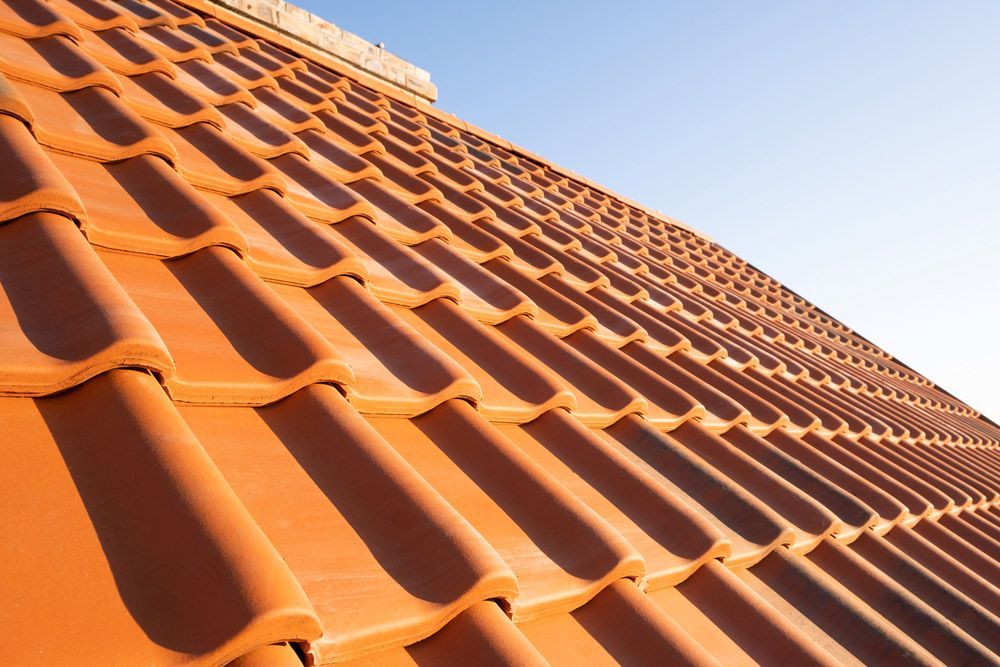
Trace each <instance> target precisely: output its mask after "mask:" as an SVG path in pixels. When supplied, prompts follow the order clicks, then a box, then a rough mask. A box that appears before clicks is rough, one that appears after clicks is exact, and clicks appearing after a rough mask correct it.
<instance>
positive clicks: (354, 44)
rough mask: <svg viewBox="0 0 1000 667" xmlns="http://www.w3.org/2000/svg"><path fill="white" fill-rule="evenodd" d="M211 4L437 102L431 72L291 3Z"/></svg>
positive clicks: (238, 0)
mask: <svg viewBox="0 0 1000 667" xmlns="http://www.w3.org/2000/svg"><path fill="white" fill-rule="evenodd" d="M208 3H210V4H216V5H222V6H223V7H226V8H227V9H230V10H232V11H234V12H237V13H239V14H242V15H244V16H246V17H248V18H251V19H254V20H256V21H258V22H260V23H262V24H264V25H265V26H267V27H269V28H273V29H275V30H278V31H280V32H282V33H284V34H286V35H288V36H290V37H293V38H294V39H297V40H299V41H301V42H305V43H306V44H308V45H309V46H312V47H314V48H317V49H320V50H322V51H325V52H327V53H329V54H330V55H333V56H335V57H336V58H338V59H340V60H343V61H344V62H346V63H347V64H348V65H351V66H353V67H356V68H358V69H360V70H362V71H364V72H366V73H368V74H371V75H372V76H375V77H377V78H379V79H381V80H383V81H385V82H387V83H389V84H391V85H393V86H396V87H397V88H400V89H402V90H404V91H406V92H408V93H412V94H414V95H416V96H417V97H419V98H421V99H424V100H426V101H428V102H433V101H434V100H436V99H437V86H435V85H434V84H433V83H431V74H430V72H428V71H427V70H424V69H420V68H419V67H417V66H416V65H414V64H413V63H411V62H408V61H406V60H403V59H402V58H400V57H399V56H397V55H394V54H392V53H390V52H389V51H386V50H385V49H384V48H383V47H381V46H379V45H377V44H373V43H372V42H369V41H368V40H366V39H364V38H363V37H359V36H358V35H355V34H354V33H352V32H348V31H346V30H344V29H342V28H339V27H337V26H336V25H335V24H333V23H331V22H330V21H327V20H326V19H324V18H322V17H320V16H317V15H316V14H313V13H312V12H309V11H306V10H305V9H302V8H301V7H298V6H296V5H293V4H291V3H290V2H284V0H208Z"/></svg>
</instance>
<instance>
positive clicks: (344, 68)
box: [176, 0, 715, 243]
mask: <svg viewBox="0 0 1000 667" xmlns="http://www.w3.org/2000/svg"><path fill="white" fill-rule="evenodd" d="M176 1H177V2H179V3H180V4H182V5H186V6H187V7H190V8H191V9H194V10H196V11H198V12H201V13H203V14H207V15H210V16H213V17H215V18H217V19H219V20H220V21H223V22H226V23H229V24H231V25H234V26H236V27H238V28H240V29H242V30H244V31H246V32H249V33H250V34H252V35H254V36H256V37H259V38H261V39H265V40H267V41H270V42H272V43H274V44H277V45H279V46H281V47H282V48H285V49H288V50H290V51H293V52H295V53H297V54H298V55H299V56H302V57H306V58H310V59H312V60H314V61H316V62H317V63H319V64H322V65H324V66H325V67H329V68H330V69H332V70H334V71H335V72H337V73H339V74H343V75H345V76H347V77H349V78H352V79H354V80H355V81H357V82H358V83H361V84H363V85H365V86H368V87H370V88H373V89H374V90H376V91H378V92H379V93H381V94H383V95H386V96H388V97H391V98H393V99H394V100H396V101H398V102H403V103H405V104H409V105H412V106H413V107H415V108H416V109H417V110H418V111H420V112H421V113H425V114H427V115H430V116H433V117H434V118H435V119H437V120H440V121H442V122H444V123H448V124H449V125H453V126H455V127H457V128H459V129H461V130H464V131H466V132H468V133H469V134H472V135H474V136H476V137H478V138H479V139H482V140H484V141H488V142H490V143H492V144H496V145H498V146H499V147H500V148H502V149H504V150H507V151H509V152H511V153H513V154H515V155H517V156H518V157H523V158H526V159H529V160H532V161H534V162H536V163H538V164H540V165H542V166H545V167H547V168H548V169H551V170H552V171H554V172H556V173H558V174H561V175H562V176H565V177H567V178H570V179H572V180H575V181H578V182H580V183H582V184H583V185H586V186H587V187H588V188H591V189H593V190H597V191H598V192H601V193H603V194H605V195H608V196H611V197H614V198H615V199H617V200H618V201H620V202H622V203H624V204H626V205H628V206H631V207H632V208H635V209H637V210H639V211H641V212H642V213H644V214H646V215H649V216H652V217H653V218H655V219H657V220H662V221H664V222H666V223H668V224H670V225H671V226H673V227H676V228H677V229H681V230H684V231H686V232H688V233H690V234H694V235H695V236H697V237H699V238H701V239H703V240H705V241H707V242H709V243H714V242H715V240H714V239H713V238H712V237H711V236H709V235H708V234H706V233H705V232H703V231H701V230H699V229H696V228H694V227H692V226H690V225H688V224H686V223H684V222H681V221H680V220H677V219H676V218H673V217H670V216H668V215H666V214H665V213H663V212H662V211H658V210H656V209H654V208H652V207H650V206H646V205H645V204H642V203H640V202H638V201H636V200H634V199H632V198H630V197H626V196H624V195H622V194H620V193H618V192H615V191H614V190H612V189H611V188H608V187H607V186H604V185H601V184H599V183H596V182H595V181H593V180H591V179H589V178H587V177H586V176H583V175H581V174H578V173H576V172H575V171H573V170H572V169H569V168H567V167H564V166H562V165H559V164H556V163H555V162H552V161H551V160H549V159H547V158H545V157H542V156H541V155H538V154H537V153H534V152H532V151H530V150H528V149H526V148H524V147H522V146H519V145H517V144H514V143H512V142H511V141H509V140H508V139H505V138H503V137H501V136H500V135H498V134H495V133H493V132H490V131H489V130H485V129H483V128H481V127H479V126H477V125H473V124H472V123H469V122H467V121H465V120H462V119H461V118H459V117H458V116H456V115H455V114H453V113H450V112H448V111H444V110H442V109H439V108H438V107H435V106H434V105H433V104H432V103H431V102H429V101H427V100H426V99H425V98H423V97H421V96H420V95H418V94H416V93H414V92H411V91H408V90H405V89H403V88H400V87H399V86H398V85H396V84H394V83H392V82H389V81H387V80H385V79H382V78H380V77H378V76H377V75H375V74H374V73H372V72H369V71H367V70H364V69H362V68H361V67H358V66H357V65H354V64H352V63H350V62H348V61H346V60H344V59H343V58H340V57H338V56H337V55H336V54H334V53H331V52H329V51H327V50H325V49H323V48H321V47H319V46H316V45H314V44H311V43H309V42H307V41H305V40H302V39H300V38H298V37H296V36H295V35H293V34H291V33H288V32H285V31H283V30H281V29H280V28H277V27H276V26H272V25H269V24H267V23H265V22H264V21H262V20H261V19H259V18H256V17H254V16H252V15H250V14H246V13H244V12H241V11H237V10H235V9H233V8H231V7H230V6H229V5H227V4H221V1H222V0H176Z"/></svg>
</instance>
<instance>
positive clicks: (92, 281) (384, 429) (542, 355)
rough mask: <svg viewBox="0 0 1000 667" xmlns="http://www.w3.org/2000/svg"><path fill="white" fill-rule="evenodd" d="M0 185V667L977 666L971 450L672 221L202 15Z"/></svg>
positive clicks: (967, 420) (978, 451) (102, 13)
mask: <svg viewBox="0 0 1000 667" xmlns="http://www.w3.org/2000/svg"><path fill="white" fill-rule="evenodd" d="M289 11H292V10H289ZM373 48H374V47H373ZM0 155H2V157H3V159H4V165H5V167H4V171H3V175H4V177H3V178H2V179H0V237H2V238H0V439H2V441H3V442H4V443H5V444H6V445H7V446H8V449H10V452H8V454H10V455H9V456H7V457H6V458H5V461H6V463H5V464H4V465H3V466H0V525H3V527H4V535H5V539H6V541H5V547H4V549H2V550H0V551H2V554H0V566H2V567H0V571H2V572H3V574H2V575H0V581H2V583H3V586H4V590H5V591H6V593H5V595H6V598H9V600H10V601H12V602H13V604H6V605H0V625H3V627H4V633H3V636H2V637H0V655H2V656H3V658H2V660H3V661H5V662H13V663H23V662H38V661H39V660H41V661H43V662H47V663H48V662H51V663H55V664H63V663H71V664H76V663H81V662H82V663H93V662H99V663H101V664H117V663H134V662H138V663H156V664H166V663H186V664H187V663H197V664H221V663H224V662H226V661H230V660H234V661H235V662H234V663H233V664H242V665H250V666H252V665H264V664H267V665H292V664H302V663H303V662H306V663H307V664H317V663H329V662H345V661H346V662H349V663H350V664H360V663H364V664H393V665H395V664H414V663H418V664H419V663H423V662H434V663H439V662H440V663H456V664H458V663H460V664H466V663H482V662H491V663H497V664H518V665H521V664H546V663H548V664H573V665H575V664H579V663H587V664H591V663H593V664H603V663H608V664H615V663H617V664H621V663H632V662H636V663H663V662H670V663H674V662H676V663H690V664H712V663H726V664H730V663H733V664H736V663H762V664H800V663H803V664H805V663H808V664H816V663H820V664H832V663H855V664H856V663H873V662H894V661H908V662H915V663H921V664H936V663H940V662H943V663H949V664H973V663H974V664H996V663H998V662H1000V659H998V658H997V651H998V649H1000V646H998V641H997V637H998V636H1000V633H998V632H997V629H998V627H1000V621H998V617H1000V589H998V588H997V586H996V583H995V582H996V581H998V580H1000V567H998V565H997V563H998V560H1000V509H998V507H1000V455H998V454H997V451H998V448H1000V430H998V428H997V426H996V424H995V423H994V422H991V421H990V420H988V419H986V418H985V417H983V416H981V415H980V414H979V413H978V412H976V411H975V410H974V409H972V408H971V407H969V406H968V405H966V404H964V403H962V402H961V401H959V400H958V399H956V398H955V397H953V396H952V395H951V394H949V393H947V392H945V391H944V390H942V389H941V388H939V387H937V386H936V385H934V383H932V382H931V381H930V380H928V379H927V378H924V377H923V376H921V375H919V374H918V373H917V372H915V371H914V370H912V369H910V368H909V367H907V366H905V365H904V364H902V363H901V362H899V361H898V360H895V359H894V358H893V357H892V356H891V355H890V354H889V353H888V352H886V351H884V350H881V349H879V348H878V347H876V346H874V345H872V344H871V343H870V342H868V341H867V340H865V339H864V338H863V337H861V336H860V335H858V334H857V333H855V332H853V331H852V330H851V329H849V328H847V327H846V326H845V325H843V324H842V323H840V322H837V321H835V320H833V319H832V318H830V317H829V316H827V315H825V314H824V313H823V312H822V311H820V310H818V309H817V308H815V307H814V306H813V305H812V304H810V303H809V302H807V301H805V300H804V299H802V298H801V297H799V296H797V295H796V294H794V293H792V292H791V291H789V290H788V289H786V288H785V287H784V286H782V285H781V284H780V283H779V282H777V281H776V280H774V279H773V278H770V277H769V276H767V275H765V274H763V273H761V272H760V271H758V270H757V269H755V268H754V267H753V266H751V265H749V264H747V263H746V262H745V261H744V260H742V259H740V258H739V257H736V256H735V255H733V254H732V253H731V252H729V251H728V250H726V249H725V248H723V247H722V246H720V245H718V244H716V243H715V242H713V241H711V240H709V239H707V238H706V237H703V236H702V235H700V234H698V233H696V232H694V231H693V230H691V229H689V228H687V227H686V226H684V225H683V224H682V223H679V222H678V221H676V220H674V219H672V218H669V217H666V216H664V215H662V214H659V213H656V212H654V211H651V210H649V209H646V208H644V207H642V206H641V205H640V204H638V203H636V202H632V201H629V200H626V199H624V198H622V197H620V196H618V195H616V194H614V193H612V192H610V191H608V190H606V189H604V188H602V187H601V186H599V185H597V184H595V183H592V182H590V181H588V180H586V179H584V178H582V177H580V176H578V175H575V174H573V173H572V172H569V171H567V170H565V169H563V168H561V167H559V166H557V165H554V164H552V163H550V162H548V161H546V160H545V159H544V158H541V157H539V156H537V155H534V154H533V153H530V152H528V151H526V150H525V149H523V148H520V147H518V146H514V145H512V144H511V143H510V142H508V141H506V140H503V139H501V138H499V137H496V136H494V135H491V134H489V133H487V132H485V131H483V130H480V129H478V128H475V127H473V126H471V125H469V124H467V123H465V122H463V121H461V120H460V119H457V118H455V117H453V116H450V115H448V114H446V113H444V112H442V111H440V110H438V109H436V108H435V107H433V106H430V105H429V104H427V103H425V102H423V101H420V100H417V99H416V98H415V97H413V96H412V95H409V94H405V93H401V92H399V91H398V90H396V89H395V88H393V87H392V86H390V85H389V84H387V83H386V82H385V81H379V80H375V79H373V78H371V77H369V76H367V75H365V74H362V73H361V72H360V71H358V70H354V69H352V68H350V67H348V66H345V65H344V64H343V63H342V62H341V61H339V60H337V59H336V58H333V57H332V56H329V55H325V54H324V52H322V51H321V50H319V49H316V48H312V47H309V46H307V45H305V44H304V43H301V42H299V41H298V40H297V39H295V38H294V37H293V36H290V35H288V34H285V33H281V32H278V31H276V30H274V29H272V28H269V27H267V26H265V25H262V24H259V23H257V22H255V21H254V20H251V19H249V18H247V17H246V16H243V15H241V14H238V13H236V12H233V11H230V10H227V9H225V8H223V7H222V6H219V5H215V4H210V3H209V2H208V1H207V0H183V2H181V3H180V4H176V3H175V2H172V1H171V0H127V1H125V0H123V1H120V2H115V3H111V2H104V1H103V0H53V1H52V2H40V1H39V0H9V1H6V0H5V1H3V2H0ZM41 527H44V529H42V528H41ZM67 599H70V600H72V601H73V604H72V605H67V604H66V600H67Z"/></svg>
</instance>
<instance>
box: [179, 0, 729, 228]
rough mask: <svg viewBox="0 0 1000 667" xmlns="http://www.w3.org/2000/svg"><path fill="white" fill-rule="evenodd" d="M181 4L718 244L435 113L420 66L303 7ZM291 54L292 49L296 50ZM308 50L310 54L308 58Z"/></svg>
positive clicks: (234, 1)
mask: <svg viewBox="0 0 1000 667" xmlns="http://www.w3.org/2000/svg"><path fill="white" fill-rule="evenodd" d="M179 1H180V2H181V4H184V5H186V6H188V7H190V8H192V9H194V10H196V11H201V12H204V13H207V14H210V15H212V16H215V17H216V18H218V19H220V20H222V21H223V22H226V21H227V20H228V21H229V22H230V23H232V22H234V19H235V22H236V23H240V22H241V21H250V22H252V23H255V24H257V25H258V26H260V27H261V28H263V34H260V33H258V34H256V35H255V36H256V37H259V38H262V39H265V40H268V41H273V40H274V37H276V36H278V35H280V36H281V37H283V38H285V39H291V40H293V41H294V42H297V43H298V44H300V45H303V46H304V47H305V49H304V50H302V51H299V55H303V56H304V57H307V58H308V57H311V58H313V59H314V60H315V59H316V58H317V56H319V57H322V56H328V57H332V58H333V59H334V60H335V61H336V62H340V63H343V64H345V65H346V66H347V68H348V72H346V74H347V75H348V76H352V77H353V78H355V79H359V80H360V82H361V83H363V84H365V85H372V84H375V87H376V89H378V90H379V92H383V93H386V94H389V95H393V96H395V95H398V96H399V97H398V99H401V100H403V101H405V102H407V103H409V104H412V105H414V106H415V107H416V109H417V110H418V111H420V112H422V113H425V114H428V115H430V116H433V117H435V118H437V119H438V120H440V121H442V122H445V123H448V124H450V125H453V126H455V127H457V128H460V129H462V130H465V131H467V132H469V133H470V134H472V135H474V136H476V137H478V138H480V139H482V140H484V141H488V142H490V143H493V144H497V145H498V146H500V147H501V148H503V149H505V150H507V151H509V152H511V153H513V154H514V155H516V156H518V157H519V158H526V159H528V160H531V161H533V162H535V163H536V164H539V165H543V166H546V167H548V168H550V169H552V170H553V171H555V172H556V173H558V174H561V175H563V176H565V177H567V178H570V179H572V180H575V181H577V182H578V183H581V184H583V185H585V186H587V187H589V188H591V189H593V190H596V191H598V192H601V193H604V194H605V195H608V196H610V197H613V198H615V199H617V200H618V201H620V202H621V203H623V204H625V205H627V206H630V207H632V208H634V209H636V210H638V211H641V212H642V213H645V214H646V215H649V216H651V217H653V218H655V219H658V220H661V221H663V222H665V223H667V224H669V225H671V226H673V227H674V228H676V229H680V230H684V231H686V232H688V233H690V234H693V235H694V236H697V237H699V238H701V239H703V240H705V241H707V242H709V243H714V242H715V241H714V239H713V238H712V237H711V236H709V235H708V234H707V233H705V232H704V231H702V230H700V229H698V228H696V227H692V226H691V225H688V224H686V223H684V222H681V221H680V220H678V219H676V218H674V217H671V216H668V215H666V214H665V213H663V212H662V211H658V210H656V209H654V208H651V207H649V206H646V205H645V204H643V203H641V202H638V201H636V200H634V199H631V198H630V197H626V196H624V195H622V194H620V193H618V192H615V191H614V190H612V189H610V188H608V187H606V186H604V185H601V184H600V183H596V182H594V181H592V180H591V179H589V178H587V177H585V176H583V175H582V174H578V173H576V172H575V171H573V170H572V169H568V168H567V167H564V166H562V165H560V164H556V163H554V162H552V161H551V160H549V159H547V158H545V157H542V156H541V155H538V154H537V153H534V152H533V151H530V150H528V149H526V148H524V147H523V146H520V145H518V144H515V143H513V142H511V141H509V140H507V139H505V138H504V137H502V136H500V135H498V134H495V133H493V132H490V131H489V130H485V129H483V128H481V127H478V126H476V125H473V124H472V123H468V122H466V121H465V120H463V119H461V118H459V117H458V116H456V115H455V114H452V113H450V112H447V111H444V110H442V109H439V108H437V107H435V106H434V105H433V103H434V102H435V101H436V100H437V86H435V85H434V84H433V83H431V80H430V79H431V75H430V72H428V71H426V70H423V69H420V68H419V67H417V66H416V65H414V64H412V63H410V62H407V61H405V60H403V59H402V58H400V57H399V56H396V55H393V54H392V53H390V52H388V51H386V50H385V49H384V48H381V47H379V46H377V45H375V44H373V43H371V42H369V41H367V40H365V39H363V38H362V37H359V36H358V35H355V34H354V33H350V32H347V31H346V30H343V29H341V28H338V27H337V26H336V25H335V24H333V23H331V22H330V21H327V20H326V19H324V18H322V17H320V16H317V15H316V14H313V13H312V12H309V11H306V10H305V9H302V8H301V7H298V6H296V5H293V4H291V3H289V2H285V1H284V0H179ZM220 12H221V13H220ZM227 13H228V16H225V15H224V14H227ZM239 27H241V28H244V29H251V30H252V28H250V27H249V26H245V25H241V26H239ZM282 46H285V47H286V48H287V47H289V46H290V45H288V44H282ZM292 48H293V49H294V46H293V47H292ZM310 50H311V51H312V53H309V51H310ZM338 73H340V74H345V72H343V71H339V70H338ZM367 77H371V79H374V81H373V80H371V79H369V80H365V79H366V78H367ZM378 84H381V85H378ZM394 93H395V95H394Z"/></svg>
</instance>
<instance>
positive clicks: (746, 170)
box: [298, 0, 1000, 420]
mask: <svg viewBox="0 0 1000 667" xmlns="http://www.w3.org/2000/svg"><path fill="white" fill-rule="evenodd" d="M298 4H299V5H300V6H302V7H305V8H306V9H309V10H311V11H313V12H315V13H317V14H319V15H321V16H323V17H324V18H327V19H329V20H330V21H332V22H334V23H336V24H337V25H339V26H341V27H342V28H344V29H346V30H350V31H352V32H355V33H357V34H359V35H361V36H362V37H365V38H366V39H369V40H371V41H373V42H379V41H382V42H385V44H386V48H387V49H388V50H390V51H392V52H394V53H396V54H397V55H399V56H401V57H403V58H406V59H407V60H410V61H411V62H413V63H415V64H416V65H418V66H420V67H423V68H424V69H427V70H429V71H430V72H431V76H432V80H433V81H434V82H435V83H436V84H437V86H438V89H439V94H440V99H439V101H438V103H437V105H438V106H440V107H441V108H443V109H445V110H447V111H450V112H453V113H455V114H457V115H459V116H461V117H462V118H464V119H466V120H468V121H469V122H472V123H475V124H477V125H479V126H481V127H483V128H485V129H488V130H490V131H492V132H495V133H497V134H499V135H501V136H503V137H506V138H508V139H510V140H511V141H512V142H514V143H516V144H520V145H523V146H525V147H526V148H528V149H529V150H532V151H534V152H536V153H538V154H540V155H544V156H546V157H548V158H549V159H551V160H552V161H554V162H556V163H559V164H562V165H565V166H566V167H568V168H570V169H573V170H574V171H577V172H579V173H581V174H584V175H586V176H587V177H589V178H591V179H593V180H595V181H597V182H598V183H602V184H605V185H607V186H608V187H609V188H611V189H613V190H616V191H618V192H620V193H622V194H624V195H626V196H629V197H632V198H634V199H636V200H639V201H641V202H643V203H645V204H647V205H649V206H651V207H653V208H656V209H659V210H662V211H664V212H665V213H667V214H668V215H671V216H673V217H675V218H678V219H680V220H683V221H685V222H687V223H688V224H690V225H691V226H693V227H696V228H698V229H700V230H702V231H704V232H706V233H708V234H709V235H710V236H712V237H713V238H714V239H715V240H716V241H718V242H719V243H721V244H722V245H724V246H726V247H727V248H729V249H731V250H733V251H734V252H736V253H738V254H740V255H741V256H743V257H744V258H745V259H747V260H748V261H750V262H752V263H753V264H754V265H756V266H757V267H759V268H761V269H762V270H764V271H766V272H768V273H770V274H771V275H773V276H774V277H776V278H777V279H779V280H781V281H782V282H784V283H785V284H786V285H788V286H789V287H790V288H791V289H793V290H795V291H796V292H798V293H799V294H801V295H803V296H804V297H806V298H808V299H810V300H812V301H813V302H814V303H816V304H817V305H818V306H820V307H821V308H823V309H824V310H826V311H827V312H829V313H831V314H832V315H834V316H836V317H838V318H840V319H841V320H842V321H844V322H845V323H846V324H847V325H848V326H851V327H853V328H854V329H855V330H857V331H858V332H859V333H861V334H862V335H864V336H866V337H868V338H869V339H871V340H872V341H874V342H875V343H877V344H879V345H881V346H883V347H884V348H886V349H887V350H888V351H890V352H891V353H893V354H895V355H896V356H897V357H898V358H900V359H901V360H902V361H904V362H905V363H907V364H909V365H910V366H912V367H914V368H915V369H916V370H918V371H920V372H922V373H924V374H925V375H927V376H928V377H930V378H931V379H932V380H934V381H936V382H938V383H939V384H941V385H942V386H943V387H944V388H945V389H948V390H950V391H951V392H952V393H954V394H956V395H957V396H958V397H959V398H961V399H963V400H965V401H967V402H969V403H970V404H971V405H973V406H974V407H976V408H977V409H979V410H981V411H983V412H984V413H985V414H986V415H987V416H991V417H992V418H993V419H994V420H1000V391H998V389H997V379H998V378H1000V296H998V291H1000V270H998V266H997V265H998V264H1000V38H998V35H1000V3H997V2H981V3H974V2H919V1H918V2H867V3H862V2H854V3H834V2H788V3H782V2H767V3H750V2H733V3H726V2H711V3H709V2H694V1H691V2H683V3H664V2H643V3H635V4H633V3H628V2H606V1H605V2H547V3H546V2H538V3H529V2H505V3H496V2H493V3H473V2H468V1H466V2H449V1H444V2H441V1H437V0H436V1H435V2H432V3H421V2H412V0H411V1H409V2H391V1H389V2H378V3H343V4H341V3H328V2H315V1H309V0H300V1H299V2H298Z"/></svg>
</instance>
